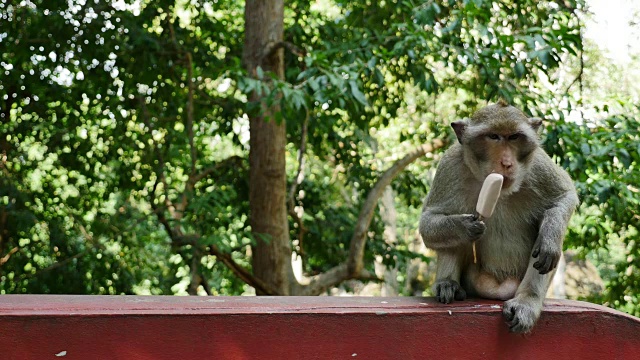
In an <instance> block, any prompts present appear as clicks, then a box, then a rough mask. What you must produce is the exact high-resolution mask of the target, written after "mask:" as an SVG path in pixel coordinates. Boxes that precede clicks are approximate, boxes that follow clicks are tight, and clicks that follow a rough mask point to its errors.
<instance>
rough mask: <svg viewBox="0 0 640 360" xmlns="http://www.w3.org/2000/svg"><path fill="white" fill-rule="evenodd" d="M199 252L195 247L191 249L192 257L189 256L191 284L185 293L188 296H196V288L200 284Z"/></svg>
mask: <svg viewBox="0 0 640 360" xmlns="http://www.w3.org/2000/svg"><path fill="white" fill-rule="evenodd" d="M199 253H200V252H199V251H198V248H197V247H194V248H193V255H192V256H191V283H190V284H189V289H188V290H187V293H188V294H189V295H198V286H200V284H201V283H202V276H200V254H199Z"/></svg>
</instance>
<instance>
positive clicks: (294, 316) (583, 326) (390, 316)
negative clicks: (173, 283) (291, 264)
mask: <svg viewBox="0 0 640 360" xmlns="http://www.w3.org/2000/svg"><path fill="white" fill-rule="evenodd" d="M501 311H502V302H496V301H464V302H458V303H455V304H452V305H441V304H439V303H437V302H436V301H435V300H433V299H431V298H416V297H402V298H379V297H375V298H374V297H366V298H365V297H172V296H64V295H63V296H58V295H2V296H0V359H10V360H13V359H581V360H585V359H598V360H602V359H640V319H638V318H635V317H632V316H629V315H626V314H623V313H621V312H618V311H615V310H611V309H608V308H605V307H602V306H599V305H593V304H589V303H584V302H578V301H557V300H549V301H547V302H546V303H545V309H544V313H543V314H542V317H541V318H540V321H539V322H538V324H537V326H536V327H535V329H534V331H533V332H532V333H531V334H528V335H517V334H511V333H509V332H508V330H507V326H506V324H505V323H504V321H503V319H502V313H501Z"/></svg>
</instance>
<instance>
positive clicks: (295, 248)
mask: <svg viewBox="0 0 640 360" xmlns="http://www.w3.org/2000/svg"><path fill="white" fill-rule="evenodd" d="M614 2H615V3H616V4H615V6H614V5H611V6H609V5H607V4H608V3H607V4H604V2H603V1H597V0H593V1H587V2H585V1H582V0H558V1H534V0H523V1H499V2H498V1H485V0H431V1H418V0H388V1H387V0H385V1H368V0H367V1H360V0H358V1H342V0H313V1H308V0H307V1H305V0H291V1H287V2H286V3H283V1H282V0H266V1H251V0H248V1H247V3H246V7H245V3H244V2H240V1H234V0H213V1H204V0H202V1H196V0H173V1H169V0H157V1H150V0H136V1H124V0H117V1H116V0H103V1H94V0H68V1H67V0H64V1H61V0H47V1H44V0H41V1H38V0H23V1H11V0H1V1H0V293H1V294H10V293H65V294H168V295H170V294H176V295H186V294H192V295H196V294H200V295H204V294H210V295H241V294H256V293H257V294H274V295H276V294H280V295H320V294H343V293H349V294H352V293H356V294H363V293H367V292H366V291H365V289H368V291H369V292H368V293H369V294H374V295H380V294H382V295H430V294H431V293H430V282H431V281H432V277H433V263H434V254H433V253H430V252H428V251H426V249H425V248H424V246H423V245H422V242H421V240H420V238H419V235H418V234H417V231H416V230H417V222H418V218H419V214H420V210H421V205H422V201H423V199H424V197H425V196H426V194H427V192H428V190H429V187H430V182H431V180H432V177H433V173H434V170H435V167H436V165H437V162H438V159H439V158H440V156H441V154H442V152H443V151H444V149H446V147H447V146H448V145H449V144H451V143H452V141H454V139H455V138H454V136H453V134H452V131H450V128H449V123H450V122H451V121H454V120H456V119H459V118H461V117H464V116H468V115H469V114H471V113H472V112H474V111H475V110H476V109H478V108H479V107H482V106H484V105H486V104H487V103H491V102H495V101H497V100H498V99H505V100H507V101H509V102H511V103H512V104H514V105H515V106H517V107H520V108H521V109H523V110H524V111H525V112H526V113H527V114H530V115H534V116H539V117H542V118H543V119H544V125H545V129H544V130H543V132H542V135H541V136H542V144H543V146H544V148H545V150H546V151H547V152H548V153H549V154H550V155H551V156H552V157H553V159H554V160H555V161H556V162H557V163H558V164H560V165H561V166H562V167H564V168H565V169H566V170H567V171H568V172H569V173H570V175H571V176H572V178H573V179H574V181H575V184H576V187H577V189H578V193H579V196H580V200H581V204H580V207H579V209H578V211H577V213H576V215H574V217H573V219H572V221H571V224H570V227H569V231H568V234H567V237H566V241H565V249H566V250H567V261H566V263H563V265H562V267H563V268H562V269H563V271H562V275H564V269H565V267H566V269H569V268H570V266H574V265H575V266H577V268H578V269H582V270H581V271H582V272H579V275H578V279H577V280H578V281H582V280H584V279H583V278H584V277H585V276H586V275H585V274H587V273H589V274H591V275H590V276H592V277H593V278H596V279H595V280H594V281H593V282H592V283H593V284H595V285H594V286H595V287H592V288H591V289H590V290H589V289H587V291H582V292H571V291H569V290H568V289H567V290H563V289H562V285H564V283H561V284H560V288H561V289H560V290H558V291H559V293H560V295H561V296H563V295H564V296H568V297H571V298H580V299H583V300H588V301H592V302H596V303H600V304H605V305H607V306H611V307H613V308H617V309H620V310H622V311H625V312H628V313H630V314H634V315H636V316H639V315H640V294H639V293H638V289H640V269H639V265H640V244H639V241H638V240H639V235H638V225H637V224H638V220H639V219H640V194H639V192H640V169H639V165H640V138H639V127H640V123H639V122H638V115H639V114H640V107H639V106H640V101H639V99H640V97H639V96H640V86H639V85H638V84H639V83H640V82H639V80H640V71H639V70H638V69H640V58H639V57H638V55H639V54H640V48H639V46H638V39H639V37H640V33H638V24H637V23H633V19H634V18H635V19H637V18H638V15H639V14H640V8H639V7H638V6H637V5H633V3H632V2H631V1H624V0H617V1H614ZM621 9H623V10H621ZM605 10H606V11H607V13H606V14H605V13H603V11H605ZM608 31H612V34H613V35H612V34H610V36H609V37H607V36H606V35H607V33H608ZM614 31H618V32H617V33H615V32H614ZM572 264H573V265H572ZM589 269H592V270H593V271H591V272H589ZM567 272H568V270H567ZM580 274H581V275H580ZM559 278H560V279H561V282H565V283H566V282H568V280H566V279H565V278H564V277H559ZM574 280H575V279H574ZM598 284H600V285H598ZM599 286H601V288H600V287H599Z"/></svg>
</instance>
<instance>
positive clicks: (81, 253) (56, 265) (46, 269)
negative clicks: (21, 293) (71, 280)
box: [18, 250, 89, 281]
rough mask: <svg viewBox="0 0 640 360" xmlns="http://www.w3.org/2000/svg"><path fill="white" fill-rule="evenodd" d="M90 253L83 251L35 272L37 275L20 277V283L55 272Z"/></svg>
mask: <svg viewBox="0 0 640 360" xmlns="http://www.w3.org/2000/svg"><path fill="white" fill-rule="evenodd" d="M88 253H89V250H85V251H81V252H79V253H77V254H75V255H73V256H71V257H68V258H66V259H64V260H62V261H58V262H56V263H53V264H51V265H49V266H47V267H46V268H44V269H41V270H38V271H36V272H35V273H33V274H23V275H22V276H20V278H19V279H18V281H21V280H24V279H29V278H32V277H36V276H38V275H40V274H42V273H45V272H49V271H51V270H55V269H57V268H59V267H61V266H62V265H65V264H67V263H68V262H70V261H72V260H74V259H77V258H80V257H83V256H84V255H86V254H88Z"/></svg>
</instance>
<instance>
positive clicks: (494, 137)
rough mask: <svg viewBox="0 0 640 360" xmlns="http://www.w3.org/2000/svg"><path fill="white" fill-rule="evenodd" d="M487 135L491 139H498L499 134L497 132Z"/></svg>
mask: <svg viewBox="0 0 640 360" xmlns="http://www.w3.org/2000/svg"><path fill="white" fill-rule="evenodd" d="M487 137H488V138H489V139H491V140H500V135H498V134H489V135H487Z"/></svg>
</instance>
